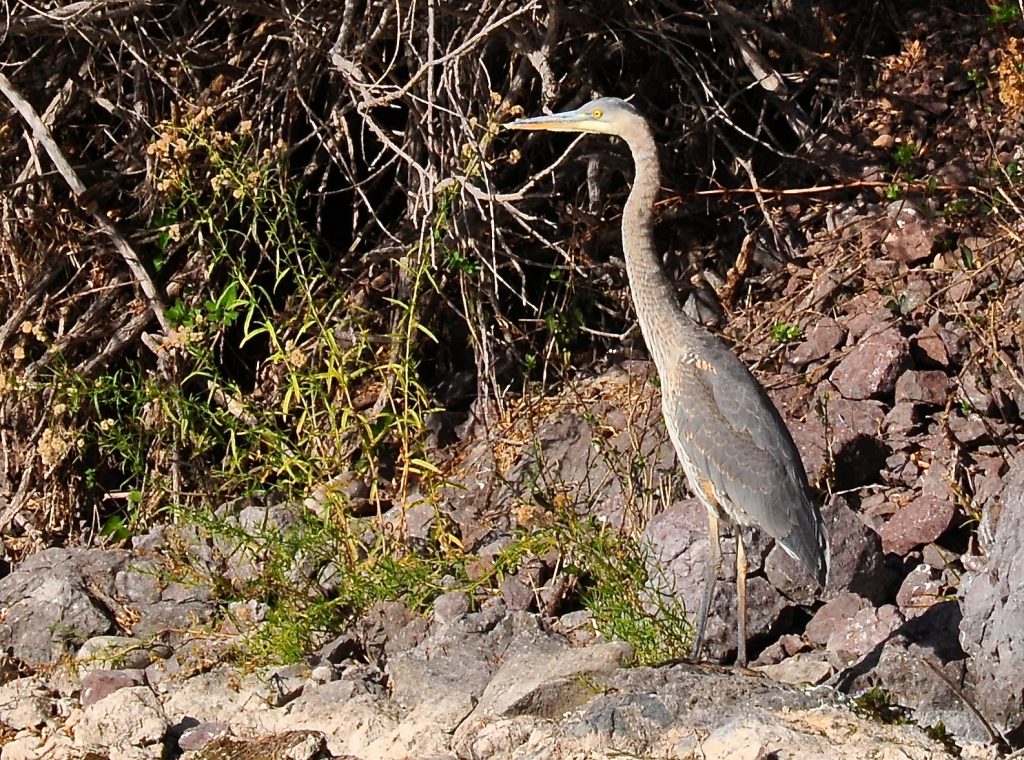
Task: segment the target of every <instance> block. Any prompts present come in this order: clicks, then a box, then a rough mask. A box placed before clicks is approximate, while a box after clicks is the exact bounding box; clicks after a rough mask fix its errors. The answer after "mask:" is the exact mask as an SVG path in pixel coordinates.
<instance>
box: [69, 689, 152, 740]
mask: <svg viewBox="0 0 1024 760" xmlns="http://www.w3.org/2000/svg"><path fill="white" fill-rule="evenodd" d="M169 726H170V722H169V721H168V720H167V716H166V714H165V713H164V710H163V707H162V706H161V705H160V701H159V700H158V699H157V697H156V694H154V693H153V691H152V689H150V688H149V687H148V686H133V687H129V688H126V689H119V690H118V691H115V692H114V693H113V694H111V695H110V696H108V697H107V698H106V699H101V700H100V701H99V702H95V703H93V704H91V705H89V706H88V707H86V708H85V710H84V711H83V712H82V717H81V719H80V720H79V721H78V723H77V724H76V725H75V728H74V733H75V744H76V745H78V746H79V747H82V748H84V749H88V750H94V751H100V750H104V751H110V750H113V749H118V750H125V749H128V748H147V747H154V746H158V745H162V743H163V739H164V735H165V734H166V733H167V729H168V727H169ZM158 756H159V755H158Z"/></svg>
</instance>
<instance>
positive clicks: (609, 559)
mask: <svg viewBox="0 0 1024 760" xmlns="http://www.w3.org/2000/svg"><path fill="white" fill-rule="evenodd" d="M550 504H551V505H553V509H552V510H551V511H549V512H548V513H547V516H546V520H545V522H544V524H542V525H541V526H540V527H537V528H534V529H533V530H531V531H529V532H524V533H522V534H521V535H520V536H519V537H518V538H517V540H516V541H515V542H514V543H513V544H512V545H511V546H510V547H508V548H506V549H505V550H503V551H502V552H501V554H500V555H499V557H498V560H497V569H498V571H499V573H500V572H501V571H503V570H507V569H511V568H516V567H519V566H520V565H521V564H522V562H523V560H524V558H525V557H527V556H543V555H544V554H546V553H548V552H550V551H552V550H557V551H558V552H559V553H560V554H561V556H562V559H563V562H564V563H565V564H564V568H565V572H566V573H568V574H570V575H572V576H575V578H576V580H577V584H578V593H579V598H580V601H581V603H582V604H583V606H584V608H586V609H588V610H589V611H590V612H591V614H592V615H593V620H594V625H595V627H596V628H597V631H598V632H599V633H600V634H601V635H602V636H604V637H605V638H606V639H608V640H618V641H625V642H628V643H629V644H631V645H632V646H633V647H634V650H635V657H636V661H637V663H638V664H640V665H653V664H656V663H660V662H665V661H667V660H670V659H673V658H676V657H681V656H683V655H684V654H685V652H686V651H687V650H688V649H689V644H690V642H691V641H692V638H693V628H692V625H691V624H690V622H689V620H688V618H687V616H686V609H685V607H684V605H683V603H682V601H681V599H679V597H678V596H676V595H675V594H674V593H673V589H672V587H671V584H670V583H669V582H668V581H667V579H666V577H665V576H664V574H663V573H662V572H661V571H660V570H659V569H657V567H658V566H657V562H655V561H654V559H653V557H652V555H651V553H650V550H649V548H647V547H646V546H644V545H643V544H642V543H640V542H639V541H638V540H636V539H634V538H632V537H630V536H628V535H626V534H624V533H622V532H620V531H618V530H615V529H614V528H612V527H611V526H609V525H607V524H606V523H603V522H602V521H600V520H598V519H597V518H595V517H593V516H585V515H581V514H577V512H576V511H575V507H574V506H573V505H571V504H568V503H566V502H565V501H564V500H562V499H557V498H556V499H553V500H552V501H551V503H550Z"/></svg>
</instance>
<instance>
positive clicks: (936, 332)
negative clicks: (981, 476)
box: [911, 325, 949, 369]
mask: <svg viewBox="0 0 1024 760" xmlns="http://www.w3.org/2000/svg"><path fill="white" fill-rule="evenodd" d="M946 332H947V331H946V330H944V329H943V328H941V327H938V326H936V325H929V326H928V327H925V328H924V329H923V330H921V332H919V333H918V334H917V335H916V336H914V338H913V339H912V340H911V348H912V349H913V352H914V358H915V359H916V360H917V361H918V362H919V363H920V364H923V365H926V366H927V365H931V366H934V367H941V368H942V369H945V368H946V367H948V366H949V351H948V350H947V348H946V341H945V340H943V337H942V335H943V333H946Z"/></svg>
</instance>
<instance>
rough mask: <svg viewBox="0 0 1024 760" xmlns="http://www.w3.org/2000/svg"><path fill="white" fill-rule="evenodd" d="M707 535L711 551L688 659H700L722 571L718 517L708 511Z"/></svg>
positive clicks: (711, 511)
mask: <svg viewBox="0 0 1024 760" xmlns="http://www.w3.org/2000/svg"><path fill="white" fill-rule="evenodd" d="M708 533H709V534H710V538H711V549H710V550H709V552H708V566H707V568H706V571H705V576H704V595H703V596H702V597H701V602H700V618H699V619H698V621H697V633H696V634H695V635H694V637H693V648H692V649H691V650H690V659H693V660H696V659H699V658H700V650H701V647H702V646H703V645H704V630H705V628H707V624H708V613H709V612H710V611H711V599H712V597H714V595H715V582H716V581H717V580H718V574H719V571H720V570H721V569H722V546H721V544H720V543H719V539H718V515H717V514H715V513H714V511H713V510H710V509H709V510H708Z"/></svg>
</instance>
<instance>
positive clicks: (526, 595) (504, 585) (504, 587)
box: [498, 575, 534, 612]
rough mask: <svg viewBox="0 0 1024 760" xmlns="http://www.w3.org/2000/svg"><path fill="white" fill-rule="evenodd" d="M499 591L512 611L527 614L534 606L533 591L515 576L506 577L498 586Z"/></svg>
mask: <svg viewBox="0 0 1024 760" xmlns="http://www.w3.org/2000/svg"><path fill="white" fill-rule="evenodd" d="M498 590H499V591H500V592H501V598H502V599H504V600H505V604H506V606H507V607H508V608H509V609H510V610H513V611H516V612H525V611H527V610H529V609H530V608H531V607H532V606H533V602H534V593H533V589H531V588H530V587H529V586H527V585H526V584H525V583H523V582H522V581H521V580H520V579H519V578H517V577H516V576H514V575H508V576H505V578H504V580H502V581H501V583H500V584H498Z"/></svg>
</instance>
